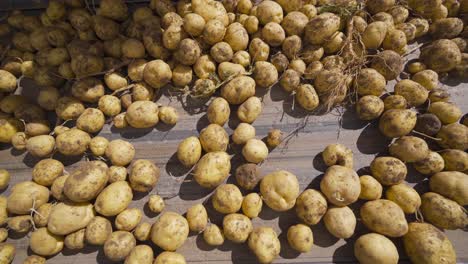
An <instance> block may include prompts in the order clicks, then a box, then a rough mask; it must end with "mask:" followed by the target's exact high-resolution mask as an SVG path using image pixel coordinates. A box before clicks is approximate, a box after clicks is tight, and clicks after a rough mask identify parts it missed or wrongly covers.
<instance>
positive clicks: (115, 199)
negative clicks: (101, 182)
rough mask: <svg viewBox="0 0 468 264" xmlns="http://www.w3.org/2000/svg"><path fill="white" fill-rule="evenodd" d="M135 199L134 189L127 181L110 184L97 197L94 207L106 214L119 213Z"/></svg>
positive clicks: (98, 211)
mask: <svg viewBox="0 0 468 264" xmlns="http://www.w3.org/2000/svg"><path fill="white" fill-rule="evenodd" d="M132 199H133V193H132V189H131V188H130V185H129V184H128V183H127V182H126V181H117V182H114V183H111V184H109V185H108V186H107V187H106V188H104V190H102V192H101V193H99V195H98V196H97V198H96V202H95V203H94V209H95V210H96V212H97V213H99V214H101V215H104V216H114V215H118V214H119V213H120V212H122V211H123V210H125V209H126V208H127V207H128V205H129V204H130V202H131V201H132Z"/></svg>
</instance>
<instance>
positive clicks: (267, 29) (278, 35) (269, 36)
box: [262, 22, 286, 47]
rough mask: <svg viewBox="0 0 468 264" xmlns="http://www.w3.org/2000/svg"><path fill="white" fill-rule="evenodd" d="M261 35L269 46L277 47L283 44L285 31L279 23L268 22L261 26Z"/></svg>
mask: <svg viewBox="0 0 468 264" xmlns="http://www.w3.org/2000/svg"><path fill="white" fill-rule="evenodd" d="M262 37H263V39H264V40H265V42H266V43H268V45H270V46H271V47H278V46H281V44H283V41H284V39H285V38H286V33H285V32H284V29H283V28H282V27H281V25H280V24H278V23H275V22H269V23H267V24H266V25H265V26H264V27H263V28H262Z"/></svg>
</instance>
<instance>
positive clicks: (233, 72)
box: [218, 61, 245, 81]
mask: <svg viewBox="0 0 468 264" xmlns="http://www.w3.org/2000/svg"><path fill="white" fill-rule="evenodd" d="M243 74H245V68H244V66H242V65H240V64H235V63H231V62H227V61H225V62H222V63H220V64H219V65H218V76H219V78H220V79H221V80H223V81H226V80H231V79H232V78H234V77H236V76H239V75H243Z"/></svg>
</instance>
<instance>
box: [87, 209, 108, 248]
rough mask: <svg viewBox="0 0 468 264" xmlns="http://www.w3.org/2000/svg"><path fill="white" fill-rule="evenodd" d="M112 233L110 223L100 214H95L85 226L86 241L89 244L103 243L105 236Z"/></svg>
mask: <svg viewBox="0 0 468 264" xmlns="http://www.w3.org/2000/svg"><path fill="white" fill-rule="evenodd" d="M111 234H112V224H111V222H110V221H109V220H107V219H106V218H104V217H101V216H95V217H94V218H93V219H91V221H90V222H89V223H88V225H87V226H86V231H85V239H86V243H89V244H91V245H104V243H105V242H106V240H107V238H108V237H109V236H110V235H111Z"/></svg>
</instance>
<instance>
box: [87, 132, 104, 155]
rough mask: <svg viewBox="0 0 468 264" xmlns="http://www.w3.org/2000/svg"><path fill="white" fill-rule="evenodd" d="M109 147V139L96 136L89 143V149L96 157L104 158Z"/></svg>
mask: <svg viewBox="0 0 468 264" xmlns="http://www.w3.org/2000/svg"><path fill="white" fill-rule="evenodd" d="M108 145H109V140H107V138H105V137H101V136H96V137H93V138H92V139H91V141H90V142H89V149H90V150H91V152H92V153H93V155H94V156H98V157H99V156H104V154H105V153H106V148H107V146H108Z"/></svg>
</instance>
